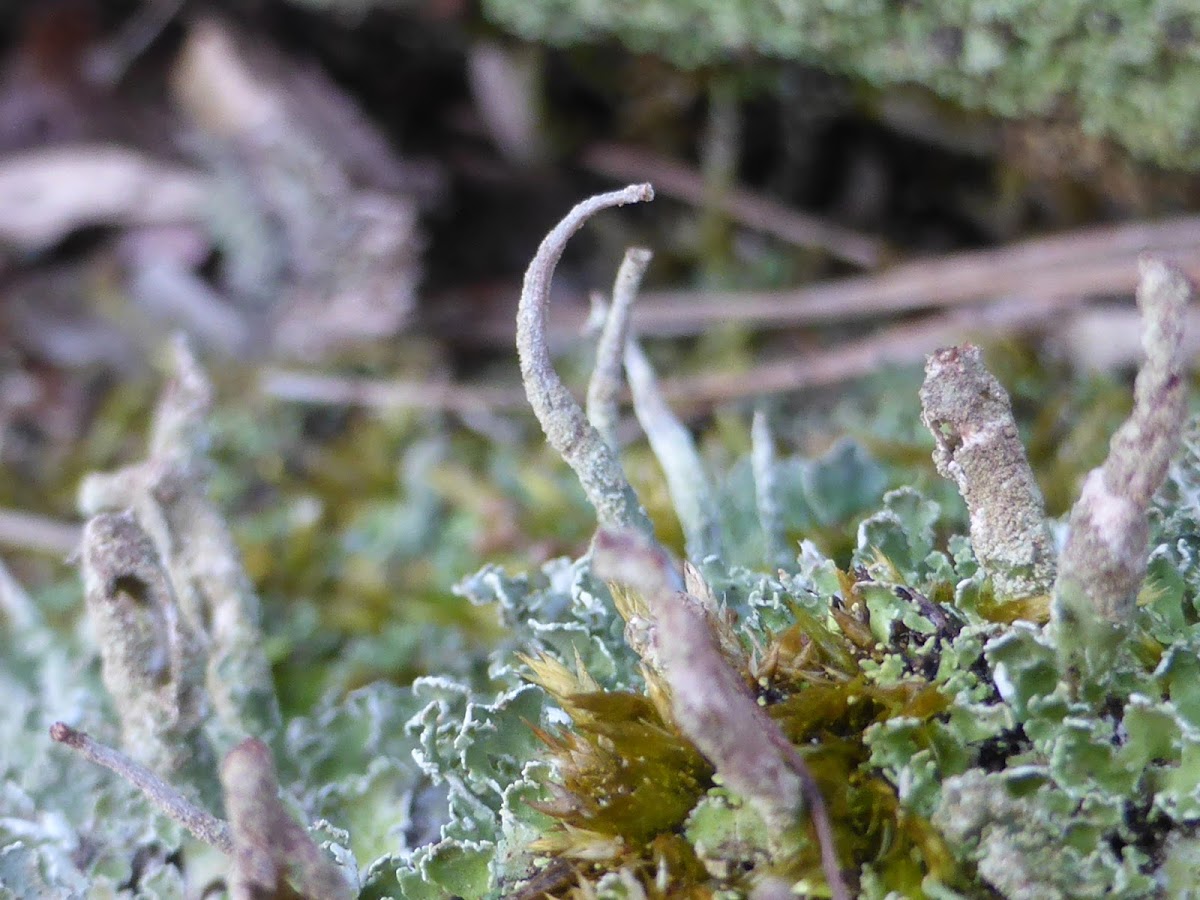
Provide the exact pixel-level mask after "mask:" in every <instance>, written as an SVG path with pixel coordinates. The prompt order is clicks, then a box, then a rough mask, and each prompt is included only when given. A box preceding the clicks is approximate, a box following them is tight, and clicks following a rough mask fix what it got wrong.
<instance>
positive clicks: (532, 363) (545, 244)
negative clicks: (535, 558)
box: [517, 184, 654, 533]
mask: <svg viewBox="0 0 1200 900" xmlns="http://www.w3.org/2000/svg"><path fill="white" fill-rule="evenodd" d="M653 198H654V189H653V188H652V187H651V186H650V185H648V184H634V185H630V186H629V187H627V188H624V189H623V190H620V191H612V192H611V193H607V194H599V195H597V196H595V197H591V198H589V199H587V200H584V201H583V202H582V203H580V204H578V205H577V206H576V207H575V208H574V209H572V210H571V211H570V212H569V213H567V216H566V218H564V219H563V220H562V221H561V222H559V223H558V224H557V225H556V226H555V227H554V228H553V229H552V230H551V231H550V233H549V234H548V235H546V237H545V239H544V240H543V241H542V243H541V245H540V246H539V247H538V249H537V253H536V254H534V257H533V261H532V262H530V264H529V268H528V269H527V270H526V272H525V283H524V285H523V286H522V289H521V301H520V305H519V307H518V309H517V354H518V356H519V357H520V361H521V378H522V380H523V381H524V383H525V393H526V395H527V396H528V398H529V405H530V406H531V407H533V412H534V414H535V415H536V416H537V418H538V422H540V423H541V426H542V430H543V431H544V432H545V433H546V440H547V442H549V444H550V446H551V447H553V448H554V449H555V451H556V452H557V453H558V454H559V455H560V456H561V457H562V458H563V459H564V460H565V461H566V462H567V464H568V465H569V466H570V467H571V468H572V469H573V470H574V471H575V474H576V476H577V477H578V478H579V483H580V484H581V485H582V486H583V490H584V492H585V493H586V494H587V498H588V500H589V501H590V502H591V504H592V506H594V507H595V509H596V516H597V518H598V519H599V522H600V524H601V525H604V526H608V527H616V528H629V527H633V528H637V529H639V530H641V531H644V532H646V533H649V532H650V531H651V525H650V520H649V518H648V517H647V516H646V513H645V511H644V510H643V509H642V507H641V504H639V503H638V499H637V495H636V494H635V493H634V491H633V488H632V487H631V486H630V484H629V481H628V480H627V479H626V477H625V472H624V470H623V469H622V468H621V463H620V461H619V460H618V459H617V456H616V454H615V453H614V452H613V450H612V448H611V447H609V445H608V443H607V442H606V441H605V440H604V438H603V437H602V436H601V435H600V433H599V432H598V431H597V430H596V429H595V427H593V426H592V424H591V423H590V422H588V420H587V416H585V415H584V412H583V410H582V409H581V408H580V406H579V404H578V403H577V402H576V401H575V398H574V397H572V396H571V392H570V391H568V390H567V388H566V385H564V384H563V383H562V379H560V378H559V377H558V373H556V372H555V371H554V365H553V363H552V362H551V360H550V350H549V347H548V346H547V344H546V314H547V310H548V308H549V304H550V281H551V278H552V277H553V275H554V269H555V267H556V266H557V265H558V261H559V259H560V258H561V257H562V253H563V248H564V247H565V246H566V243H567V241H568V240H569V239H570V238H571V236H572V235H573V234H575V232H576V231H578V230H579V229H580V228H581V227H582V226H583V224H584V223H585V222H586V221H587V220H588V219H589V218H591V217H592V216H593V215H595V214H596V213H597V212H599V211H600V210H602V209H608V208H609V207H613V206H624V205H625V204H627V203H639V202H642V201H646V200H652V199H653Z"/></svg>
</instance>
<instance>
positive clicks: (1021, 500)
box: [921, 344, 1055, 600]
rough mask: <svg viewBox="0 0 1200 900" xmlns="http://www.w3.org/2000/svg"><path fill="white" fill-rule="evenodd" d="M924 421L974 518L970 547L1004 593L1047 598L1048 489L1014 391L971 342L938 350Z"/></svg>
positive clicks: (925, 389)
mask: <svg viewBox="0 0 1200 900" xmlns="http://www.w3.org/2000/svg"><path fill="white" fill-rule="evenodd" d="M921 419H922V421H923V422H924V423H925V426H926V427H927V428H928V429H929V430H930V432H932V434H933V440H934V445H935V446H934V451H933V461H934V463H935V464H936V465H937V470H938V472H940V473H941V474H942V475H943V476H944V477H946V478H949V479H951V480H953V481H954V483H955V484H956V485H958V491H959V493H960V494H962V497H963V499H964V500H965V501H966V503H967V510H968V512H969V515H970V530H971V544H972V546H973V548H974V550H975V556H976V558H977V559H978V560H979V564H980V565H981V566H982V567H983V569H984V571H985V572H987V573H988V575H989V576H991V578H992V582H993V584H994V586H995V589H996V593H997V595H998V596H1000V597H1002V598H1005V599H1014V600H1015V599H1023V598H1028V597H1036V596H1043V595H1048V594H1049V593H1050V590H1051V588H1052V587H1053V585H1054V573H1055V566H1054V544H1053V541H1052V539H1051V536H1050V531H1049V528H1048V527H1047V522H1046V512H1045V506H1044V504H1043V501H1042V492H1041V490H1040V489H1039V488H1038V485H1037V481H1036V480H1035V479H1034V477H1033V470H1032V469H1030V467H1029V460H1028V459H1027V458H1026V456H1025V448H1024V447H1023V446H1022V445H1021V437H1020V435H1019V434H1018V432H1017V425H1016V422H1015V421H1014V420H1013V413H1012V404H1011V403H1010V402H1009V399H1008V394H1007V393H1006V392H1005V390H1004V388H1003V387H1001V385H1000V382H998V381H997V380H996V379H995V377H993V375H992V373H991V372H989V371H988V370H987V368H986V367H985V366H984V364H983V357H982V355H981V354H980V352H979V348H978V347H975V346H973V345H971V344H964V345H963V346H961V347H950V348H948V349H945V350H939V351H937V352H936V353H934V354H933V355H931V356H930V357H929V361H928V363H927V364H926V366H925V383H924V385H923V386H922V387H921Z"/></svg>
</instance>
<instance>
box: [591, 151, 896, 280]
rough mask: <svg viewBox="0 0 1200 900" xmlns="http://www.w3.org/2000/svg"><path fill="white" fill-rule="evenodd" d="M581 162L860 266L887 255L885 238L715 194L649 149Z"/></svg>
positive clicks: (749, 197) (744, 196)
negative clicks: (643, 181)
mask: <svg viewBox="0 0 1200 900" xmlns="http://www.w3.org/2000/svg"><path fill="white" fill-rule="evenodd" d="M582 161H583V164H584V165H585V166H586V167H587V168H589V169H591V170H592V171H593V172H598V173H600V174H602V175H607V176H610V177H612V178H615V179H617V180H618V181H628V180H630V179H633V178H645V179H647V180H648V181H650V182H652V183H653V184H654V187H655V189H656V190H658V191H659V193H661V194H663V195H665V196H668V197H674V198H675V199H677V200H683V201H684V202H686V203H692V204H695V205H697V206H706V205H710V204H711V205H713V206H715V207H716V208H717V209H718V210H720V211H721V212H723V213H725V214H726V215H728V216H729V217H731V218H733V219H735V220H737V221H738V222H741V223H742V224H743V225H746V226H747V227H750V228H753V229H756V230H758V231H762V232H764V233H765V234H770V235H774V236H775V237H777V238H779V239H780V240H783V241H787V242H788V243H789V244H795V245H796V246H799V247H817V248H820V249H822V250H825V251H827V252H828V253H829V254H830V255H831V256H835V257H837V258H838V259H842V260H845V261H846V262H850V263H853V264H854V265H856V266H861V267H863V268H866V269H873V268H875V267H876V266H878V265H879V264H880V263H881V262H883V260H884V258H885V257H886V255H887V244H886V243H885V242H884V241H883V240H882V239H881V238H877V237H873V236H871V235H867V234H861V233H859V232H856V231H853V230H852V229H849V228H843V227H842V226H840V225H835V224H833V223H832V222H830V221H828V220H826V219H822V218H820V217H819V216H814V215H811V214H808V213H803V212H799V211H797V210H794V209H791V208H789V207H787V206H784V205H783V204H782V203H777V202H776V201H774V200H770V199H768V198H766V197H763V196H760V195H759V194H756V193H754V192H753V191H749V190H745V189H738V188H734V189H732V190H729V191H725V192H721V193H719V194H714V193H713V192H712V191H710V190H709V189H708V187H707V186H706V184H705V179H704V175H703V174H702V173H700V172H697V171H695V170H694V169H692V168H691V167H689V166H686V165H683V164H682V163H679V162H676V161H674V160H671V159H667V158H666V157H662V156H657V155H655V154H653V153H650V152H649V151H646V150H642V149H639V148H635V147H626V146H621V145H619V144H598V145H596V146H593V147H591V148H590V149H589V150H588V151H587V152H586V153H584V155H583V160H582Z"/></svg>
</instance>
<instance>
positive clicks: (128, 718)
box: [82, 513, 216, 801]
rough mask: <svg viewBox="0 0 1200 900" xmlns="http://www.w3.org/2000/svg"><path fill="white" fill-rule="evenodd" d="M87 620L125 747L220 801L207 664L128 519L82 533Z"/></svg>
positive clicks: (99, 520)
mask: <svg viewBox="0 0 1200 900" xmlns="http://www.w3.org/2000/svg"><path fill="white" fill-rule="evenodd" d="M82 568H83V583H84V592H85V597H86V602H87V609H88V617H89V619H90V620H91V624H92V630H93V633H94V635H95V638H96V641H97V643H98V644H99V647H100V659H101V673H102V675H103V678H104V686H105V687H106V688H107V689H108V692H109V694H110V695H111V696H112V698H113V706H114V707H115V708H116V711H117V715H118V717H119V718H120V721H121V739H122V743H123V744H124V746H125V749H126V750H127V751H128V752H129V753H130V754H132V755H133V756H134V757H135V758H136V759H137V760H138V761H139V762H141V763H144V764H145V765H147V766H149V767H150V768H151V769H153V770H154V771H155V772H157V773H158V774H159V775H161V776H163V777H164V778H167V779H169V780H172V781H177V780H182V781H184V782H186V783H188V784H190V785H192V786H193V787H194V789H196V790H198V791H199V792H200V795H201V796H202V797H204V798H205V799H206V800H212V801H215V799H216V792H215V783H214V782H213V778H212V776H213V771H214V769H215V766H216V758H215V756H214V755H213V752H212V749H211V747H210V746H209V743H208V740H207V738H206V737H205V735H204V732H203V730H202V729H203V726H204V722H205V720H206V719H207V718H208V700H207V697H206V695H205V692H204V656H203V650H202V647H201V644H200V641H199V640H198V638H197V636H196V634H195V633H194V632H193V631H192V630H191V627H190V625H189V623H187V622H186V621H185V620H184V618H183V617H182V616H181V615H180V614H179V609H178V607H177V605H176V601H175V596H174V593H173V591H172V590H171V585H170V583H169V582H168V580H167V576H166V574H165V573H164V571H163V569H162V566H161V564H160V563H159V559H158V554H157V553H156V552H155V549H154V545H153V544H152V543H151V541H150V538H149V537H148V536H147V535H146V533H145V532H144V531H143V530H142V529H141V527H140V526H139V525H138V523H137V521H136V520H135V519H134V517H133V515H132V514H131V513H101V514H100V515H98V516H96V517H94V518H93V519H91V520H90V521H89V522H88V523H87V525H86V526H85V527H84V531H83V551H82Z"/></svg>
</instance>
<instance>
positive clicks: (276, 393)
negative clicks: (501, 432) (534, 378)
mask: <svg viewBox="0 0 1200 900" xmlns="http://www.w3.org/2000/svg"><path fill="white" fill-rule="evenodd" d="M258 390H259V391H260V392H261V393H263V394H266V395H267V396H269V397H276V398H278V399H280V400H292V401H295V402H297V403H314V404H327V405H332V406H365V407H369V408H372V409H438V410H441V409H444V410H450V411H453V412H460V413H470V412H478V411H481V410H497V409H519V408H524V406H525V404H526V400H525V392H524V391H522V390H521V389H520V388H518V387H511V388H505V387H492V386H488V385H467V384H446V383H440V382H436V381H394V380H385V379H379V378H351V377H348V376H340V375H321V374H318V373H315V372H300V371H297V370H295V369H278V368H272V367H268V368H264V369H263V370H262V371H261V372H259V376H258Z"/></svg>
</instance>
